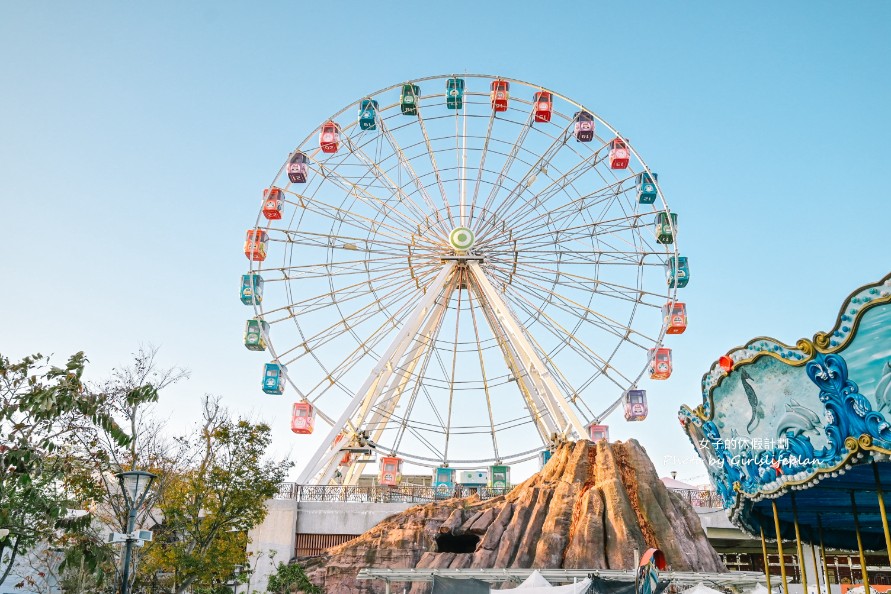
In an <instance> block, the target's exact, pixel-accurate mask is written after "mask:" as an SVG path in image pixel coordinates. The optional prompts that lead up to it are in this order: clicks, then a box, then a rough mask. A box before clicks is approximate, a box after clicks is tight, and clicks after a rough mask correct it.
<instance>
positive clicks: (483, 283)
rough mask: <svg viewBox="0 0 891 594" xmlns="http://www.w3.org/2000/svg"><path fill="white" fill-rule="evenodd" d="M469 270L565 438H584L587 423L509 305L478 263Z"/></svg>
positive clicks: (471, 265)
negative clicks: (541, 357)
mask: <svg viewBox="0 0 891 594" xmlns="http://www.w3.org/2000/svg"><path fill="white" fill-rule="evenodd" d="M467 267H468V270H469V271H470V273H471V275H472V277H473V280H474V282H475V284H476V285H477V286H478V287H479V288H480V290H481V291H482V292H483V294H484V295H485V297H486V301H487V302H488V306H489V307H491V308H493V310H494V311H493V313H494V317H495V320H496V322H497V323H498V324H499V325H501V327H502V328H503V329H504V330H505V332H506V334H507V336H508V339H509V342H510V345H511V346H512V347H513V348H515V349H516V350H517V352H518V354H519V355H520V356H519V362H520V364H521V365H523V367H524V371H525V372H526V374H527V376H528V377H529V379H530V380H531V381H532V382H533V383H534V384H535V387H536V388H538V391H539V393H540V394H541V396H542V398H544V400H545V404H546V405H547V407H548V410H549V412H550V413H551V414H552V415H554V419H555V420H556V419H559V420H560V423H561V425H563V426H564V428H563V430H562V433H563V435H564V436H568V434H569V432H570V430H572V431H573V432H575V433H576V434H577V435H578V437H584V435H585V425H584V423H582V421H581V419H579V417H578V415H577V414H576V412H575V410H573V408H572V407H571V406H570V404H569V401H567V400H566V397H564V396H563V393H562V392H561V391H560V387H559V386H558V385H557V382H556V381H554V378H553V376H552V375H551V373H550V371H548V368H547V367H546V366H545V364H544V363H543V362H542V360H541V359H540V358H539V356H538V354H537V353H536V352H535V349H534V348H533V346H532V343H530V342H529V339H528V338H526V335H525V334H524V333H523V330H522V328H520V326H519V324H517V322H516V320H515V319H514V316H513V313H512V312H511V310H510V308H509V307H508V305H507V303H505V301H504V300H503V299H502V298H501V296H500V295H499V294H498V291H497V290H496V289H495V287H494V286H493V285H492V283H491V282H490V281H489V279H488V278H487V277H486V275H485V273H484V272H483V270H482V268H481V267H480V265H479V263H478V262H473V261H470V262H468V263H467Z"/></svg>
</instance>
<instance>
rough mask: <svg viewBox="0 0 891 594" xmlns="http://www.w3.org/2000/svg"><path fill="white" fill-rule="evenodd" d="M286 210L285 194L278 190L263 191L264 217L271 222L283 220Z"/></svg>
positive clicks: (267, 189)
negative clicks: (283, 212)
mask: <svg viewBox="0 0 891 594" xmlns="http://www.w3.org/2000/svg"><path fill="white" fill-rule="evenodd" d="M284 209H285V194H284V192H282V191H281V190H280V189H278V188H266V189H265V190H263V216H264V217H266V218H267V219H270V220H277V219H280V218H282V211H283V210H284Z"/></svg>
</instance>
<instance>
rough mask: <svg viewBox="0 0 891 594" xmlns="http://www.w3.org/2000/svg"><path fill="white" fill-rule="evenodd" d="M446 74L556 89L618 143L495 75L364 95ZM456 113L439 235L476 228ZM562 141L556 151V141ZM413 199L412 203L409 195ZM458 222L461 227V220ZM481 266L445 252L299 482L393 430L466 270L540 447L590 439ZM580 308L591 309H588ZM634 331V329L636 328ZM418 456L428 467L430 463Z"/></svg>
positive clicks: (352, 471) (400, 153)
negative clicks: (453, 187)
mask: <svg viewBox="0 0 891 594" xmlns="http://www.w3.org/2000/svg"><path fill="white" fill-rule="evenodd" d="M448 76H455V77H460V78H464V79H473V78H482V79H486V80H495V79H496V78H499V79H500V80H505V81H508V82H509V83H511V84H517V85H523V86H526V87H529V88H533V89H538V90H541V91H546V92H549V93H551V94H552V96H553V97H554V98H559V99H561V100H562V101H565V102H566V103H568V104H570V105H572V106H574V107H576V108H578V109H579V110H584V111H587V112H589V113H590V114H592V116H593V117H594V118H595V119H596V121H597V122H598V124H600V125H601V126H604V127H605V128H606V129H607V130H609V131H610V132H611V133H612V134H614V135H615V136H617V137H619V136H620V135H619V134H618V131H617V130H616V129H615V128H613V127H612V126H611V125H609V124H608V123H607V122H606V121H605V120H603V119H602V118H601V117H599V116H598V115H597V114H596V113H595V112H593V111H591V110H590V109H587V108H585V107H584V106H583V105H581V104H579V103H576V102H575V101H573V100H571V99H569V98H567V97H565V96H563V95H561V94H559V93H556V92H554V91H551V90H550V89H547V88H544V87H541V86H539V85H533V84H530V83H527V82H524V81H521V80H518V79H512V78H508V77H494V76H490V75H480V74H459V75H437V76H430V77H425V78H420V79H415V80H412V81H410V82H409V83H398V84H396V85H392V86H390V87H386V88H384V89H381V90H379V91H376V92H374V93H371V94H369V95H366V96H365V97H366V98H371V97H376V96H380V95H381V94H383V93H386V92H389V91H392V90H394V89H398V88H400V87H401V86H402V85H403V84H420V83H424V82H425V81H429V80H442V79H444V78H446V77H448ZM487 94H488V93H479V92H471V91H469V90H465V101H467V99H468V97H471V96H481V95H487ZM431 96H440V97H442V94H441V93H438V94H434V95H431ZM424 97H427V96H424ZM421 98H423V97H419V98H418V99H419V100H420V99H421ZM511 100H512V101H520V102H521V103H529V102H528V101H523V100H522V99H518V98H514V97H512V98H511ZM360 101H361V100H360ZM358 103H359V101H356V102H354V103H352V104H350V105H348V106H347V107H345V108H344V109H342V110H340V111H338V112H337V113H335V114H333V115H332V116H331V117H330V118H329V120H332V121H333V120H336V118H338V117H339V116H341V115H343V114H344V113H347V112H348V111H349V110H352V109H354V108H355V107H356V105H357V104H358ZM397 105H398V104H397ZM530 105H531V104H530ZM389 107H392V106H387V107H382V108H381V111H383V110H384V109H387V108H389ZM458 113H461V116H458ZM455 115H456V128H457V125H458V123H457V118H459V117H460V120H461V122H460V125H461V126H462V128H463V132H461V133H460V134H459V133H458V131H457V129H456V136H459V137H460V139H461V145H460V146H456V151H457V152H458V154H459V163H460V169H461V175H460V179H461V183H460V191H459V200H458V213H457V217H454V216H453V215H452V213H451V211H450V206H449V203H448V201H447V200H445V192H444V191H443V189H442V183H443V182H442V181H441V180H440V178H439V175H440V174H439V170H438V169H437V165H436V161H435V156H434V155H433V154H432V153H431V155H430V158H431V160H433V168H434V170H436V178H437V183H438V185H439V187H440V191H441V192H443V199H444V200H445V204H444V208H445V210H446V211H448V217H439V216H438V213H439V211H440V210H442V208H441V207H440V208H439V210H436V211H435V213H436V214H437V217H436V220H435V221H434V225H435V226H437V227H438V228H439V229H440V230H441V231H443V232H446V233H448V232H450V231H454V230H455V229H457V227H456V226H455V224H456V223H457V224H458V225H460V227H464V226H465V225H468V224H469V222H468V212H467V209H468V203H467V183H466V182H467V181H468V176H467V173H466V168H467V146H466V142H467V107H466V106H465V108H464V109H461V110H456V114H455ZM530 119H531V115H530ZM353 126H355V123H353V124H352V125H350V126H345V127H344V131H345V132H346V131H348V130H350V129H351V128H352V127H353ZM421 126H422V128H423V120H421ZM317 130H318V129H317ZM380 133H381V135H382V136H383V137H385V138H386V139H387V141H388V142H389V143H390V144H391V146H392V147H393V150H394V153H395V154H396V158H397V159H398V164H399V165H400V166H401V167H403V168H404V169H405V170H406V171H408V172H410V173H411V174H413V173H414V171H413V169H412V166H411V159H410V158H409V157H407V156H406V154H405V152H404V150H403V149H402V148H401V147H400V146H399V144H398V143H397V142H396V141H395V139H394V138H393V136H392V133H391V132H390V131H389V129H388V128H387V127H386V126H383V125H382V126H381V130H380ZM315 135H316V131H314V132H313V133H312V134H310V135H309V136H308V137H307V138H306V139H305V140H304V141H303V142H301V143H300V145H299V147H303V146H306V145H307V144H308V143H310V142H311V141H312V140H313V138H314V137H315ZM424 135H425V140H426V141H427V146H428V149H429V147H430V140H429V139H428V138H426V136H427V134H426V130H425V131H424ZM490 136H491V121H490V127H489V130H488V131H487V137H486V143H487V146H488V139H489V137H490ZM524 139H525V137H524V136H521V137H520V138H518V139H517V141H516V143H515V145H514V146H513V147H512V149H511V152H510V153H509V155H508V160H509V161H510V162H511V163H512V159H514V158H516V155H517V152H518V151H519V148H520V145H521V144H522V142H523V140H524ZM456 141H457V139H456ZM343 143H344V145H345V146H346V148H347V149H348V150H349V151H350V153H352V154H353V155H354V156H356V157H357V158H358V159H359V160H360V161H362V162H364V163H366V164H367V165H368V167H369V169H372V170H375V171H376V173H375V176H376V177H378V178H386V173H385V172H384V171H382V170H381V168H380V167H378V166H377V164H376V163H375V161H374V158H373V157H371V156H369V155H367V154H365V152H364V151H363V150H361V149H357V148H356V147H355V146H354V144H353V142H352V141H351V139H350V137H349V136H348V135H347V134H344V138H343ZM554 144H555V145H556V144H557V142H556V139H555V143H554ZM559 148H560V147H559V146H558V147H557V149H556V150H559ZM627 148H628V151H629V153H630V154H631V155H632V156H633V157H634V158H635V159H637V161H638V163H639V164H640V166H641V167H642V169H641V171H646V172H648V173H651V171H650V169H649V167H648V166H647V165H646V163H645V162H644V161H643V159H642V158H641V157H640V155H639V154H638V153H637V152H636V151H635V149H634V148H633V146H632V145H631V144H630V143H627ZM317 152H318V150H316V151H315V152H314V153H312V154H310V155H308V156H309V157H310V159H312V160H313V164H314V165H316V166H317V168H318V171H319V172H320V173H322V174H325V175H330V176H331V179H332V180H335V181H333V183H336V184H349V181H348V180H345V179H341V180H336V178H335V176H334V170H333V169H332V168H330V167H327V168H326V166H325V165H324V164H321V163H319V162H317V161H316V160H315V156H316V153H317ZM555 152H556V151H555ZM552 158H553V155H549V154H548V153H547V152H546V153H543V154H541V155H540V158H539V160H538V161H537V162H536V163H535V164H534V165H533V166H532V167H531V168H530V169H529V171H528V172H527V173H526V174H525V175H524V176H523V177H522V178H520V179H519V180H514V181H515V182H516V184H517V188H516V189H515V190H514V191H513V192H512V194H511V195H513V193H515V192H517V191H518V190H520V189H521V188H520V186H521V184H526V183H527V182H528V181H529V179H530V177H532V178H534V176H535V172H536V171H537V169H536V167H539V168H540V167H541V164H542V163H544V164H548V163H549V162H550V160H551V159H552ZM583 163H584V162H583ZM286 167H287V161H286V162H285V164H284V165H283V166H282V169H280V170H279V172H278V174H277V175H276V179H278V178H280V177H281V175H282V173H283V171H284V169H285V168H286ZM482 167H483V164H482V163H480V170H481V171H482ZM506 169H508V167H507V165H505V168H504V169H503V170H502V174H501V176H500V177H499V179H498V183H499V184H500V183H503V182H504V181H505V179H506V176H505V170H506ZM569 173H570V172H567V173H566V174H564V175H565V176H566V175H568V174H569ZM413 182H414V184H415V186H416V188H417V197H420V198H421V199H422V200H423V201H424V202H425V203H426V204H427V207H428V208H432V209H436V208H437V206H436V203H435V200H434V199H433V198H432V197H431V196H430V195H429V194H428V193H427V191H426V186H424V184H423V183H421V181H420V180H419V179H418V178H417V176H416V175H415V176H414V179H413ZM653 182H654V185H655V186H656V192H657V196H658V199H659V200H661V204H662V206H663V208H662V209H660V211H662V210H664V211H665V212H669V210H668V207H667V204H666V203H665V199H664V196H663V195H662V191H661V188H660V187H659V185H658V180H655V179H654V180H653ZM478 183H479V180H477V184H478ZM530 185H531V184H530ZM553 185H554V184H553V183H552V184H551V185H550V186H548V188H546V189H545V191H547V190H548V189H550V188H551V187H552V186H553ZM389 186H390V187H391V188H392V191H393V193H394V195H398V196H399V198H400V200H401V199H403V197H406V196H405V191H404V190H403V189H402V188H403V186H402V184H399V183H396V182H394V181H393V180H389ZM351 190H352V191H354V192H355V193H356V196H360V194H363V189H362V188H360V187H355V186H354V187H352V188H351ZM555 191H556V190H555ZM492 192H493V195H494V192H495V189H493V191H492ZM542 193H543V192H542ZM362 198H363V199H364V200H366V201H373V200H375V198H374V196H371V195H370V194H366V195H362ZM406 198H407V199H411V198H410V197H406ZM302 199H303V198H302V197H301V200H302ZM475 199H476V191H475V193H474V206H475ZM412 202H413V200H412ZM413 203H414V202H413ZM381 208H386V206H385V205H382V206H381ZM417 208H418V209H420V206H417ZM499 208H500V206H499ZM428 214H429V213H428ZM455 218H457V221H456V220H455ZM447 219H448V220H447ZM263 222H264V221H263V219H262V217H261V216H260V215H258V219H257V224H256V226H257V228H262V223H263ZM450 223H451V225H450ZM267 224H268V223H267ZM669 225H671V228H672V234H673V236H674V238H675V239H674V242H673V244H672V245H671V247H670V249H667V250H666V253H667V254H668V256H669V257H675V258H677V256H678V253H679V252H678V247H677V239H676V238H677V233H676V229H675V228H674V223H673V221H671V219H670V217H669ZM372 228H373V223H372ZM672 252H673V253H672ZM481 260H482V258H478V257H475V256H474V255H473V254H472V252H471V253H463V252H462V251H461V250H455V253H454V254H451V255H445V256H444V257H443V258H442V260H441V265H442V267H441V269H440V270H439V272H438V274H437V275H436V276H435V278H434V279H433V280H432V281H430V282H429V283H428V284H426V285H425V286H424V287H422V290H423V293H424V296H423V298H422V299H421V300H420V301H419V302H418V303H417V304H416V305H415V307H414V308H413V309H412V311H411V312H410V313H409V314H408V315H405V316H404V317H403V318H402V327H401V328H400V330H399V332H398V333H397V334H396V336H395V337H394V338H393V339H392V341H391V342H390V343H389V345H388V346H387V348H386V350H385V351H384V353H383V354H382V355H381V356H380V358H379V359H378V361H377V363H376V365H375V366H374V368H373V369H372V370H371V372H370V373H369V374H368V376H367V377H366V379H365V381H364V382H363V383H362V385H361V386H360V387H359V389H357V390H356V391H355V394H354V395H353V398H352V399H351V400H350V402H349V404H348V405H347V406H346V407H345V408H344V409H343V410H342V412H341V414H340V416H339V417H337V418H336V419H335V418H333V417H331V416H328V415H327V414H326V413H325V412H323V411H322V410H318V413H319V415H320V417H321V418H322V419H324V420H325V421H327V422H328V423H330V424H331V429H330V431H329V433H328V435H327V436H326V437H325V438H324V440H323V442H322V445H321V446H320V447H319V448H318V449H317V450H316V451H315V452H314V454H313V455H312V456H311V457H310V459H309V460H308V461H307V463H306V465H305V467H304V470H303V471H302V472H301V474H300V476H299V477H298V481H299V482H301V483H310V482H312V481H313V480H317V481H318V482H320V483H321V484H327V483H329V482H331V481H332V480H333V477H334V476H335V473H336V472H337V469H338V465H339V457H340V455H342V448H343V447H344V445H352V446H359V447H365V446H368V447H371V448H374V446H375V444H376V443H377V441H378V439H379V437H380V435H381V433H382V431H383V430H384V428H385V427H386V425H387V423H388V421H389V420H390V419H391V418H392V413H393V411H394V410H395V408H396V406H397V405H398V404H399V401H400V399H401V397H402V396H403V395H404V392H405V388H406V386H407V384H408V381H409V379H410V377H411V376H412V373H413V372H414V370H415V368H416V367H417V365H418V364H419V361H421V360H422V359H423V355H424V353H425V351H426V350H427V349H429V348H432V347H431V345H432V344H433V341H434V339H435V334H436V333H437V332H438V330H439V326H440V324H441V321H442V319H443V316H444V315H445V310H446V309H447V307H448V304H449V301H450V299H451V294H452V293H453V292H454V291H455V290H456V289H457V287H458V284H457V283H456V281H455V277H456V274H458V271H459V270H460V271H461V274H462V275H463V276H462V279H463V280H462V281H461V282H462V283H463V284H462V285H461V288H466V289H467V291H468V293H470V294H471V295H472V296H474V297H475V299H476V303H477V305H478V307H479V309H480V310H481V312H482V314H483V316H482V317H483V318H484V319H485V321H486V322H487V323H488V326H489V328H490V329H491V330H492V332H493V333H494V335H495V336H496V337H497V344H498V347H499V349H500V350H501V352H502V354H503V356H504V359H505V361H506V362H507V365H508V366H509V367H510V369H511V371H512V372H513V377H514V379H515V380H516V383H517V386H518V388H519V391H520V393H521V395H522V397H523V400H524V403H525V407H526V409H527V410H528V412H529V416H530V418H531V419H532V424H533V425H534V427H535V429H536V432H537V433H538V435H539V438H540V439H541V440H542V443H543V444H553V443H557V442H559V441H561V440H569V439H577V438H579V437H582V436H584V435H585V422H584V420H583V419H582V418H580V417H579V416H578V414H577V412H576V409H575V408H574V407H573V404H574V403H575V399H574V397H573V395H569V397H567V395H566V394H564V393H563V390H561V388H560V385H558V383H557V381H555V378H554V377H553V375H552V373H551V371H550V366H549V365H548V363H549V362H550V361H548V362H546V361H544V360H542V358H541V356H540V355H539V349H536V346H535V344H534V339H532V338H531V337H530V336H528V333H527V332H526V331H525V329H524V328H523V327H522V324H521V323H520V321H519V318H518V316H517V315H516V312H514V311H513V310H512V308H511V307H510V306H509V305H508V303H507V302H506V301H505V300H504V299H502V297H501V295H500V294H499V291H498V289H497V288H496V287H495V286H493V284H492V282H491V280H490V279H489V278H488V277H487V275H486V274H485V273H484V271H483V270H482V268H481V266H480V261H481ZM256 268H257V269H258V270H259V269H260V266H259V265H257V266H256ZM254 269H255V263H254V262H252V263H251V270H252V271H254ZM285 278H286V279H287V275H285ZM666 292H667V295H666V296H667V299H668V301H669V302H674V301H676V292H677V289H676V287H669V288H668V289H667V290H666ZM578 305H582V306H583V305H584V304H578ZM635 307H636V305H635ZM255 308H256V310H257V315H258V316H260V317H262V316H263V315H264V310H263V308H262V307H260V306H258V305H256V304H255ZM476 323H477V321H476V320H475V319H474V324H476ZM628 332H629V333H630V332H631V328H630V327H629V328H628ZM664 335H665V328H664V327H663V328H661V330H660V332H659V334H658V337H657V338H656V339H655V340H654V344H655V346H660V345H661V343H662V340H663V338H664ZM626 338H627V335H626ZM651 340H652V339H651ZM616 348H618V347H616ZM269 350H270V352H271V354H272V355H273V360H274V361H278V360H280V359H279V357H280V353H278V352H277V351H276V349H275V347H274V344H273V342H272V341H271V340H270V341H269ZM595 355H596V354H595ZM641 375H643V370H641V372H640V375H638V377H637V379H635V380H633V383H636V381H637V380H639V379H640V376H641ZM289 384H290V385H291V386H293V388H294V389H295V390H296V391H297V393H298V394H299V395H300V397H301V398H306V396H305V394H304V393H303V391H301V388H300V387H299V386H298V385H297V383H296V382H294V381H293V380H292V379H290V378H289ZM621 401H622V397H621V396H619V397H618V398H616V399H614V400H613V401H611V402H610V403H609V404H608V405H607V406H606V408H605V409H604V410H603V411H602V412H600V413H599V414H597V415H594V418H595V420H599V419H602V418H604V417H606V416H607V415H608V414H610V413H611V412H612V411H613V410H615V408H616V407H617V406H618V405H619V404H620V403H621ZM369 421H370V426H372V427H374V429H373V431H372V432H370V433H365V434H363V433H361V428H362V427H363V426H365V425H366V424H367V423H368V422H369ZM495 430H496V429H495V427H494V426H493V427H492V431H493V439H494V437H495V436H494V432H495ZM344 432H345V433H346V434H347V436H348V440H347V441H346V442H342V443H337V442H336V441H335V440H336V438H337V437H338V435H339V434H341V433H344ZM496 447H497V446H496ZM445 448H446V451H445V456H444V457H445V458H446V463H447V460H448V456H447V454H448V440H446V446H445ZM523 454H527V452H524V453H523ZM507 458H509V456H505V459H507ZM420 459H421V460H423V458H420ZM514 459H516V456H514ZM497 461H498V462H500V461H501V460H500V459H499V460H497ZM363 466H364V464H363V463H361V462H359V463H354V464H353V465H352V466H351V467H350V468H349V469H348V470H347V471H346V474H345V476H343V477H342V478H341V482H343V483H345V484H353V483H355V482H356V481H357V480H358V477H359V475H360V474H361V470H362V468H363Z"/></svg>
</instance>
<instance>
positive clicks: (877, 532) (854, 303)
mask: <svg viewBox="0 0 891 594" xmlns="http://www.w3.org/2000/svg"><path fill="white" fill-rule="evenodd" d="M702 388H703V389H702V404H700V405H699V406H697V407H696V408H690V407H687V406H684V407H682V408H681V410H680V413H679V417H680V421H681V424H682V425H683V427H684V430H685V431H686V433H687V435H688V437H689V438H690V440H691V442H692V443H693V446H694V447H695V448H696V451H697V453H698V454H699V455H700V457H701V458H702V460H703V461H704V462H705V464H706V467H707V469H708V472H709V477H710V479H711V481H712V483H713V484H714V485H715V488H716V489H717V491H718V493H719V494H720V495H721V496H722V498H723V499H724V504H725V506H726V507H727V509H728V512H729V514H730V519H731V520H732V521H733V522H734V523H736V524H737V525H739V526H740V527H741V528H742V529H744V530H746V531H748V532H750V533H751V534H753V535H756V536H758V535H760V534H761V531H762V530H763V532H764V535H765V536H766V537H767V538H769V539H775V538H776V537H777V529H776V523H775V520H774V505H775V506H776V512H777V516H776V517H777V519H778V522H779V532H780V535H781V536H782V538H784V539H791V538H794V536H795V528H794V521H795V518H796V517H797V519H798V523H799V526H800V528H801V537H802V539H803V540H804V541H806V542H813V543H819V542H820V541H821V539H822V541H823V542H824V544H825V545H826V546H829V547H838V548H853V547H854V546H856V542H857V541H856V534H857V532H858V531H859V532H860V534H861V537H862V539H863V545H864V547H866V548H869V549H879V548H885V544H886V543H885V533H884V530H883V524H882V511H881V506H882V505H883V499H882V498H881V497H880V493H881V492H882V488H883V487H885V488H886V489H888V490H891V464H889V463H888V461H889V455H891V275H888V276H887V277H885V278H884V279H882V280H881V281H879V282H877V283H874V284H871V285H867V286H865V287H861V288H859V289H857V290H856V291H854V292H853V293H852V294H851V295H850V296H849V297H848V299H847V300H846V301H845V303H844V304H843V306H842V308H841V311H840V313H839V315H838V319H837V320H836V323H835V326H834V327H833V328H832V329H831V330H830V331H828V332H825V333H824V332H821V333H818V334H816V335H815V336H814V338H813V339H812V340H807V339H802V340H799V341H798V342H797V343H796V345H795V346H789V345H786V344H783V343H782V342H779V341H777V340H774V339H772V338H764V337H759V338H755V339H753V340H751V341H749V342H748V343H747V344H746V345H744V346H742V347H738V348H735V349H733V350H731V351H730V352H729V353H728V354H727V355H725V356H723V357H721V358H720V359H719V360H718V361H716V362H715V363H714V364H713V365H712V367H711V369H710V370H709V371H708V372H707V373H706V374H705V375H704V376H703V379H702Z"/></svg>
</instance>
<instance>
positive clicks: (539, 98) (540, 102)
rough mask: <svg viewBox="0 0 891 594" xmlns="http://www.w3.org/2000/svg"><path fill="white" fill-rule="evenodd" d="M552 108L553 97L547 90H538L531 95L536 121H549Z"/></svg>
mask: <svg viewBox="0 0 891 594" xmlns="http://www.w3.org/2000/svg"><path fill="white" fill-rule="evenodd" d="M553 109H554V97H553V95H551V94H550V93H548V92H547V91H539V92H537V93H536V94H535V95H534V96H533V97H532V110H533V113H534V114H535V121H536V122H550V121H551V112H552V111H553Z"/></svg>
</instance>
